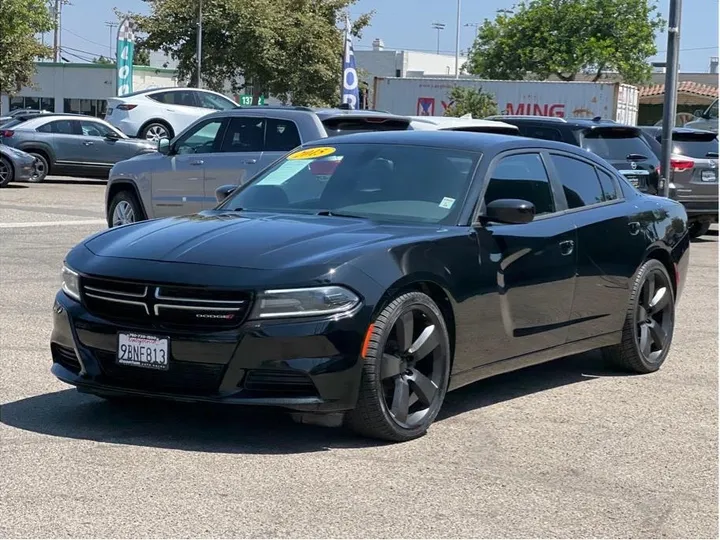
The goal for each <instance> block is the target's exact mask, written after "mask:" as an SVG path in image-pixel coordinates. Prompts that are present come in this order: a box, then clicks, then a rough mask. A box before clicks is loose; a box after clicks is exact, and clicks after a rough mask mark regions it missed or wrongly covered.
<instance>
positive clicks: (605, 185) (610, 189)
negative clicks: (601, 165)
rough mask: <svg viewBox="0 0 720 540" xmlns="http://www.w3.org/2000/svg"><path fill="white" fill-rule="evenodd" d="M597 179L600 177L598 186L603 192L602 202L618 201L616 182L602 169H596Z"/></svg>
mask: <svg viewBox="0 0 720 540" xmlns="http://www.w3.org/2000/svg"><path fill="white" fill-rule="evenodd" d="M596 170H597V173H598V177H600V186H602V190H603V197H604V198H603V200H604V201H614V200H617V199H618V192H617V182H615V181H614V180H613V177H612V176H610V175H609V174H608V173H606V172H605V171H603V170H602V169H596Z"/></svg>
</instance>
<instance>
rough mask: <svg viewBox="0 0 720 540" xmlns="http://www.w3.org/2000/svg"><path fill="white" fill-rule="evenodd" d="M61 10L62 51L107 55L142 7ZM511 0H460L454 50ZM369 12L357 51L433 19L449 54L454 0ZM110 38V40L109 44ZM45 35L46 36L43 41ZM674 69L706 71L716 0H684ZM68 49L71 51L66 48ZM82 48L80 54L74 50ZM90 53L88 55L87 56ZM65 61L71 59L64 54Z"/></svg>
mask: <svg viewBox="0 0 720 540" xmlns="http://www.w3.org/2000/svg"><path fill="white" fill-rule="evenodd" d="M70 1H71V5H68V6H65V7H64V8H63V21H62V22H63V35H62V45H63V47H68V48H69V49H68V51H67V52H68V53H72V54H75V55H78V56H80V57H88V56H98V55H100V54H103V55H105V56H107V55H108V54H109V49H110V29H109V28H108V27H106V26H105V22H106V21H115V16H114V14H113V7H118V8H120V9H122V10H124V11H125V10H127V11H141V12H142V11H144V10H146V9H147V8H146V4H145V3H144V2H142V1H141V0H122V1H121V0H70ZM513 3H514V1H513V0H462V4H463V5H462V11H461V27H460V29H461V34H460V36H461V39H460V48H461V49H467V48H468V47H469V46H470V44H471V43H472V38H473V34H474V32H475V28H473V27H466V26H464V25H465V24H468V23H469V24H473V23H479V22H482V21H483V20H484V19H485V18H492V17H494V15H495V12H496V10H498V9H501V8H507V7H510V6H511V5H512V4H513ZM668 4H669V0H660V2H659V6H660V11H661V12H662V14H663V17H664V18H665V19H666V20H667V9H668ZM373 9H374V10H375V11H376V14H375V17H374V18H373V21H372V25H371V27H370V28H368V29H367V30H366V31H365V32H364V34H363V38H362V39H361V40H360V41H359V42H357V43H356V44H355V46H356V48H358V49H369V48H370V46H371V43H372V41H373V39H375V38H376V37H379V38H382V40H383V41H384V42H385V46H386V47H387V48H394V49H414V50H426V51H429V52H434V51H435V50H436V47H437V41H436V40H437V33H436V31H435V30H433V29H432V28H431V24H432V23H433V22H441V23H445V25H446V27H445V30H444V31H442V33H441V36H440V49H441V50H442V51H445V52H447V53H451V54H454V52H455V20H456V0H359V2H358V3H357V4H356V5H355V6H354V8H353V9H352V11H351V16H353V15H358V14H360V13H363V12H367V11H371V10H373ZM114 39H115V38H114V36H113V42H114ZM51 40H52V37H51V36H47V38H46V41H47V42H48V43H49V42H50V41H51ZM657 41H658V50H659V51H661V52H660V53H659V55H658V56H659V57H658V58H657V59H660V60H662V59H664V51H665V49H666V43H667V35H666V34H665V33H663V34H661V35H658V37H657ZM680 48H681V55H680V70H681V71H684V72H689V71H699V72H706V71H708V66H709V57H710V56H713V55H717V54H718V0H684V1H683V14H682V26H681V47H680ZM72 49H74V50H72ZM80 51H83V52H80ZM88 53H91V54H88ZM65 56H66V58H68V59H69V60H75V61H77V58H76V57H73V56H69V55H68V54H66V55H65Z"/></svg>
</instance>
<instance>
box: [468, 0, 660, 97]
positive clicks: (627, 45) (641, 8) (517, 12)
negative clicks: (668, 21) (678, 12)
mask: <svg viewBox="0 0 720 540" xmlns="http://www.w3.org/2000/svg"><path fill="white" fill-rule="evenodd" d="M663 25H664V21H663V20H662V18H661V17H660V15H659V14H658V12H657V9H656V6H655V5H654V3H651V0H522V1H521V2H520V3H519V4H518V5H517V6H515V8H514V9H513V10H503V11H501V12H498V15H497V17H496V18H495V20H494V21H489V20H486V21H485V22H484V23H483V25H482V26H481V27H480V29H479V31H478V35H477V38H476V40H475V43H474V44H473V46H472V49H471V51H470V54H469V60H468V62H467V64H466V66H465V68H466V69H467V70H468V72H469V73H472V74H474V75H479V76H481V77H483V78H488V79H502V80H512V79H526V78H542V79H545V78H547V77H548V76H549V75H556V76H557V77H558V78H560V79H561V80H563V81H573V80H575V79H576V77H577V76H578V74H580V73H590V74H592V75H593V77H592V80H593V81H597V80H598V79H600V77H601V76H602V72H603V71H606V70H612V71H617V72H619V74H620V75H621V76H622V78H623V80H624V81H625V82H628V83H631V84H632V83H635V84H637V83H643V82H646V81H647V80H648V79H649V77H650V72H651V68H650V65H649V64H648V62H647V59H648V58H649V57H651V56H653V55H654V54H655V53H656V52H657V48H656V47H655V34H656V33H657V31H658V30H660V29H661V28H662V27H663Z"/></svg>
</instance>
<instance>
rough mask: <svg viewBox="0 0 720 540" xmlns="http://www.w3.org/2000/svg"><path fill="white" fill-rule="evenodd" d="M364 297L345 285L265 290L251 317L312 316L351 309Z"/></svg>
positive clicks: (258, 297)
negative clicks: (360, 296) (359, 296)
mask: <svg viewBox="0 0 720 540" xmlns="http://www.w3.org/2000/svg"><path fill="white" fill-rule="evenodd" d="M359 303H360V298H358V296H357V295H356V294H355V293H353V292H352V291H349V290H347V289H346V288H344V287H338V286H330V287H310V288H307V289H279V290H273V291H263V292H261V293H260V294H258V296H257V300H256V302H255V307H254V308H253V310H252V314H251V315H250V318H251V319H270V318H278V317H309V316H313V315H333V314H335V313H342V312H344V311H349V310H351V309H352V308H354V307H355V306H357V305H358V304H359Z"/></svg>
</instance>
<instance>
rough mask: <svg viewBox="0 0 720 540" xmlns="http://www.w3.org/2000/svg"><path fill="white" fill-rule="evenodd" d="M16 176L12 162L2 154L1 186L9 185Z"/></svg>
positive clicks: (0, 157)
mask: <svg viewBox="0 0 720 540" xmlns="http://www.w3.org/2000/svg"><path fill="white" fill-rule="evenodd" d="M14 177H15V173H14V172H13V166H12V163H10V161H9V160H7V159H5V158H4V157H2V156H0V188H3V187H5V186H7V185H8V184H9V183H10V182H12V181H13V178H14Z"/></svg>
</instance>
